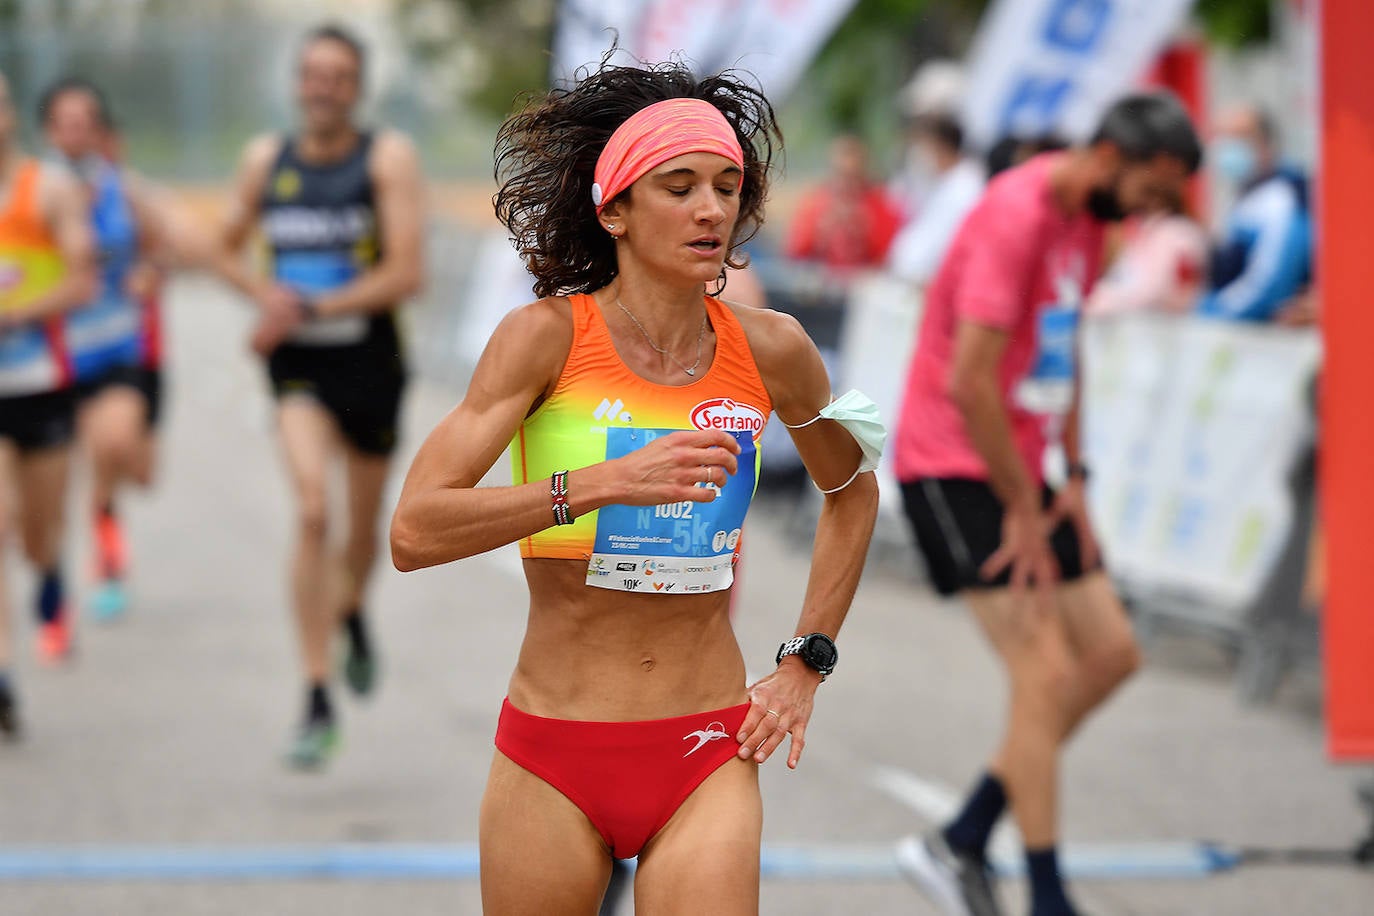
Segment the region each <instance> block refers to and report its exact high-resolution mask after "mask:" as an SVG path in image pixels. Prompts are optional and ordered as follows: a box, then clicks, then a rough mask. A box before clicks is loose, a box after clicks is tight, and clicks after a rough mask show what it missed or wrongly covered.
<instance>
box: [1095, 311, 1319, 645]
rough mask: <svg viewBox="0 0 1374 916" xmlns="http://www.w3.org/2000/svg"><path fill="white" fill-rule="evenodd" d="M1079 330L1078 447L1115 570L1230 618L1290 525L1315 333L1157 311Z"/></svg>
mask: <svg viewBox="0 0 1374 916" xmlns="http://www.w3.org/2000/svg"><path fill="white" fill-rule="evenodd" d="M1083 333H1084V339H1083V355H1084V362H1085V365H1084V372H1085V385H1084V395H1083V396H1084V411H1083V433H1084V452H1085V454H1086V455H1087V456H1088V461H1089V462H1090V463H1091V465H1092V468H1093V478H1092V483H1091V492H1092V504H1093V510H1094V516H1095V522H1096V524H1097V527H1098V533H1099V537H1100V538H1101V540H1102V542H1103V547H1104V549H1105V551H1106V554H1107V558H1108V561H1109V564H1110V568H1111V570H1112V572H1113V574H1114V575H1115V576H1116V577H1117V578H1118V579H1119V580H1121V581H1122V582H1123V584H1125V585H1126V586H1127V587H1128V590H1130V591H1133V592H1135V593H1137V594H1139V595H1141V596H1143V597H1146V598H1147V599H1148V596H1150V595H1151V594H1155V595H1164V596H1170V597H1172V598H1174V599H1179V600H1182V601H1184V602H1186V603H1187V604H1188V606H1190V607H1195V608H1196V611H1197V614H1198V615H1199V616H1204V617H1206V616H1213V617H1216V618H1218V619H1215V622H1216V623H1226V622H1228V619H1229V621H1230V622H1234V620H1235V618H1234V616H1233V615H1234V614H1235V613H1236V612H1239V611H1240V610H1242V609H1244V608H1246V607H1247V606H1248V605H1249V603H1250V602H1251V601H1252V600H1253V599H1254V598H1255V597H1256V595H1257V594H1258V591H1259V589H1260V588H1261V587H1262V585H1263V583H1264V580H1265V576H1266V575H1267V574H1268V572H1269V570H1270V568H1271V566H1272V564H1273V562H1274V559H1275V558H1276V556H1277V555H1278V553H1279V551H1280V549H1281V548H1282V546H1283V543H1284V539H1285V538H1286V537H1287V535H1288V531H1289V528H1290V525H1291V522H1292V497H1291V495H1290V488H1289V484H1288V475H1289V474H1290V472H1291V469H1292V468H1293V465H1294V462H1295V461H1296V460H1297V458H1298V457H1299V456H1300V454H1301V453H1302V450H1303V449H1305V448H1307V447H1308V446H1309V445H1310V443H1311V441H1312V433H1313V415H1312V402H1311V386H1312V384H1313V378H1314V376H1315V374H1316V372H1317V368H1318V365H1319V363H1320V358H1321V345H1320V340H1319V338H1318V336H1317V334H1316V333H1315V332H1309V331H1295V330H1292V329H1288V328H1279V327H1272V326H1259V325H1239V324H1234V323H1228V322H1218V321H1207V320H1203V319H1186V318H1174V317H1168V316H1156V315H1135V316H1121V317H1116V318H1105V317H1104V318H1097V319H1093V320H1090V321H1087V322H1085V323H1084V331H1083ZM1174 603H1175V604H1176V603H1177V600H1176V601H1175V602H1174Z"/></svg>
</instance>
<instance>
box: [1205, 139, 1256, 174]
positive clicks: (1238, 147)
mask: <svg viewBox="0 0 1374 916" xmlns="http://www.w3.org/2000/svg"><path fill="white" fill-rule="evenodd" d="M1212 167H1213V168H1215V169H1216V170H1217V172H1218V173H1219V174H1220V175H1221V176H1222V177H1223V178H1225V179H1226V180H1227V181H1229V182H1231V183H1232V184H1244V183H1245V182H1247V181H1249V180H1250V179H1251V178H1254V177H1255V172H1256V171H1257V169H1258V167H1259V156H1258V155H1257V154H1256V153H1255V148H1254V147H1253V146H1252V145H1251V144H1250V143H1248V142H1246V141H1245V140H1242V139H1240V138H1239V137H1222V138H1220V139H1219V140H1217V141H1216V142H1215V143H1213V144H1212Z"/></svg>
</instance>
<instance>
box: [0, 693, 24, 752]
mask: <svg viewBox="0 0 1374 916" xmlns="http://www.w3.org/2000/svg"><path fill="white" fill-rule="evenodd" d="M18 737H19V708H18V704H17V703H15V701H14V692H13V691H12V690H10V687H9V685H8V684H0V739H4V740H6V741H13V740H15V739H16V738H18Z"/></svg>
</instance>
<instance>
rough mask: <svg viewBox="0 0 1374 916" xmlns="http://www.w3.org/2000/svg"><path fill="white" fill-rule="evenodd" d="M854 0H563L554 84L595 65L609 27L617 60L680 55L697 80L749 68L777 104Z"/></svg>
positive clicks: (607, 39) (556, 37) (556, 39)
mask: <svg viewBox="0 0 1374 916" xmlns="http://www.w3.org/2000/svg"><path fill="white" fill-rule="evenodd" d="M854 2H855V0H697V2H695V3H690V4H688V3H682V2H680V0H609V2H606V0H563V2H562V3H560V4H559V13H558V27H557V31H556V33H555V35H554V61H553V73H552V75H553V77H554V79H570V78H572V77H573V75H574V73H575V71H576V70H577V68H579V67H584V66H588V65H591V66H595V64H596V63H597V62H598V61H599V60H600V59H601V57H602V55H603V54H605V53H606V51H607V50H608V49H609V48H610V46H611V41H612V37H613V33H612V31H611V30H614V33H615V34H618V36H619V43H620V48H621V50H622V51H623V52H624V53H623V55H622V56H621V57H620V58H618V61H619V62H621V63H630V62H632V60H642V61H648V62H650V63H656V62H659V61H664V60H668V59H669V58H670V57H672V56H673V55H674V54H681V55H682V57H683V59H684V60H685V61H686V62H687V63H688V64H689V65H690V66H691V67H692V69H693V70H694V71H695V72H696V73H698V74H701V75H704V74H709V73H715V72H717V71H719V70H725V69H729V68H735V67H738V68H741V69H745V70H748V71H749V72H751V73H752V74H754V76H755V77H757V78H758V81H759V85H760V86H761V87H762V88H763V91H764V93H765V94H767V95H768V97H769V99H770V100H771V101H772V102H773V103H774V104H777V103H779V102H781V101H782V99H783V98H784V97H785V96H786V95H787V94H788V93H789V92H791V91H792V89H793V88H794V87H795V86H796V84H797V80H799V79H800V78H801V75H802V73H803V72H804V71H805V70H806V67H807V66H808V65H809V64H810V63H811V59H812V58H813V57H815V55H816V52H817V51H819V50H820V47H821V45H822V44H823V43H824V42H825V40H826V39H827V38H829V37H830V33H831V32H833V31H834V30H835V28H836V26H838V25H839V23H840V21H841V20H842V19H843V18H844V17H845V15H846V14H847V13H848V12H849V10H850V9H851V8H852V7H853V6H854Z"/></svg>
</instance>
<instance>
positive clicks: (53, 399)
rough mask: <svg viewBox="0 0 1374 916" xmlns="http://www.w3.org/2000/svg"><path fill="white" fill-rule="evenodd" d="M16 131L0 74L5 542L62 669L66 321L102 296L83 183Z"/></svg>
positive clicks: (2, 613) (2, 589)
mask: <svg viewBox="0 0 1374 916" xmlns="http://www.w3.org/2000/svg"><path fill="white" fill-rule="evenodd" d="M17 130H18V123H17V121H16V118H15V110H14V105H13V102H12V101H11V98H10V92H9V84H8V83H7V82H6V80H5V78H4V76H3V75H2V74H0V545H3V544H5V543H6V542H8V541H9V540H11V539H12V534H13V532H14V531H15V530H16V528H17V529H18V532H19V533H20V534H21V536H22V540H23V545H24V552H25V554H26V556H27V557H28V559H29V562H31V563H32V564H33V567H34V569H35V570H36V571H37V573H38V578H39V586H38V594H37V596H36V597H35V601H34V604H35V610H36V612H37V614H38V618H39V623H40V630H39V652H40V655H41V657H42V658H43V659H44V660H46V661H49V662H56V661H59V660H61V659H62V658H64V657H65V656H66V655H67V652H68V650H69V648H70V632H69V630H68V620H67V614H66V598H65V595H64V590H63V581H62V574H61V568H60V562H59V553H60V549H61V540H62V513H63V496H64V494H65V493H66V483H67V466H68V453H69V447H70V444H71V440H72V434H73V432H74V429H75V416H74V409H75V405H74V401H73V399H72V395H71V390H70V384H71V372H70V365H69V363H68V360H67V356H66V353H65V351H64V347H63V344H62V335H61V323H60V321H59V320H58V319H59V316H60V315H61V314H62V313H63V312H65V311H67V310H68V309H71V308H74V307H76V306H78V305H81V304H82V303H84V302H87V301H89V299H90V297H91V296H92V295H94V294H95V288H96V284H95V271H94V251H95V249H94V241H93V237H92V233H91V230H90V226H89V224H88V223H87V219H86V208H85V202H84V200H83V199H82V197H81V194H80V191H79V190H78V188H77V187H76V185H75V183H74V182H73V181H71V180H70V179H69V178H68V177H67V176H65V175H63V174H61V173H59V172H57V171H56V170H53V169H50V168H47V167H45V166H41V165H39V164H38V163H37V162H35V161H34V160H32V159H27V158H25V157H24V156H23V154H22V153H21V151H20V149H19V146H18V143H17V142H16V141H17V137H16V133H17ZM11 494H15V495H17V496H18V498H19V504H18V505H14V504H12V503H11V501H10V500H11ZM5 566H6V564H5V563H4V558H3V557H0V736H13V735H15V734H17V733H18V728H19V725H18V712H17V710H16V708H15V699H14V691H13V685H12V683H11V682H10V675H9V667H10V656H11V638H10V609H9V602H8V593H7V588H6V582H5V580H4V570H5Z"/></svg>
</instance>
